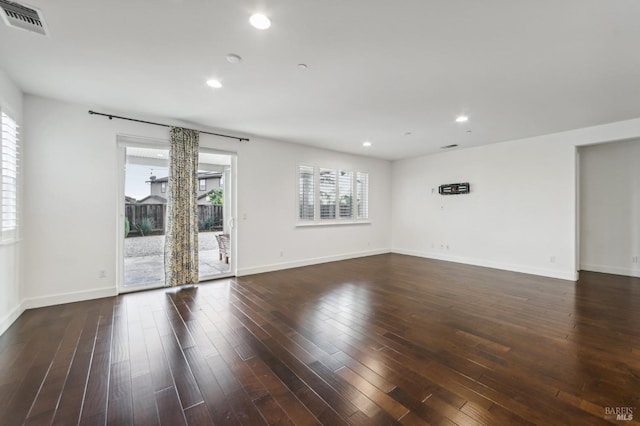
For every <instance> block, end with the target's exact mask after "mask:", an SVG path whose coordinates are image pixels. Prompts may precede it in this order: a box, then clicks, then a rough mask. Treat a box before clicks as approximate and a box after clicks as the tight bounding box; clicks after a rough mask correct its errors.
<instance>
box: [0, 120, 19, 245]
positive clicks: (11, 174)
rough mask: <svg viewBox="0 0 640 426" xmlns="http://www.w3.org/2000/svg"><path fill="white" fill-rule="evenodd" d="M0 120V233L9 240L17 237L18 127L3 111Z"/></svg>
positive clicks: (2, 237) (4, 238)
mask: <svg viewBox="0 0 640 426" xmlns="http://www.w3.org/2000/svg"><path fill="white" fill-rule="evenodd" d="M0 122H1V127H2V145H0V159H1V160H2V174H1V175H0V184H1V188H2V197H1V198H0V212H1V218H2V219H1V221H2V223H1V226H2V228H1V233H0V235H1V239H2V240H3V241H11V240H15V239H17V238H18V173H19V166H20V162H19V160H20V157H19V128H18V124H17V123H16V122H15V120H14V119H12V118H11V117H9V116H8V115H7V114H6V113H4V112H2V113H0Z"/></svg>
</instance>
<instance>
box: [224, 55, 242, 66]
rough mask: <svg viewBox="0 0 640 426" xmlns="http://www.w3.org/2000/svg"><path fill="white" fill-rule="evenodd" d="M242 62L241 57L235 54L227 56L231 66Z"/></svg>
mask: <svg viewBox="0 0 640 426" xmlns="http://www.w3.org/2000/svg"><path fill="white" fill-rule="evenodd" d="M240 61H242V57H241V56H240V55H236V54H235V53H229V54H228V55H227V62H229V63H230V64H237V63H238V62H240Z"/></svg>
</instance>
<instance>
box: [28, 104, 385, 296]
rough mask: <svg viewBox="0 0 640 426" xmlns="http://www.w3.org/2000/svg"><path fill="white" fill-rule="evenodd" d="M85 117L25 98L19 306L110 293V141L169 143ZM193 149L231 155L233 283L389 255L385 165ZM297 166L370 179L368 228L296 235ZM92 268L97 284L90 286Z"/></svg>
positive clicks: (75, 108)
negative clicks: (234, 180) (360, 173)
mask: <svg viewBox="0 0 640 426" xmlns="http://www.w3.org/2000/svg"><path fill="white" fill-rule="evenodd" d="M88 109H90V107H89V106H83V105H76V104H70V103H64V102H59V101H55V100H51V99H45V98H41V97H37V96H30V95H29V96H26V98H25V121H26V132H25V138H26V141H27V142H28V144H27V147H26V153H25V157H26V163H27V165H28V167H27V168H26V169H25V211H26V213H25V224H26V226H25V227H26V229H25V267H24V275H25V279H24V282H25V297H26V298H27V303H26V304H27V306H42V305H47V304H52V303H61V302H66V301H70V300H81V299H87V298H92V297H100V296H106V295H111V294H114V293H115V291H116V281H115V274H116V261H117V259H116V238H117V235H119V234H116V226H118V225H117V220H116V211H117V203H118V199H117V195H116V194H117V190H118V188H117V185H118V184H117V182H118V173H119V172H118V170H117V144H116V138H117V135H119V134H120V135H122V134H124V135H132V136H136V137H142V138H150V139H159V140H166V139H167V138H168V130H167V129H166V128H162V127H155V126H149V125H144V124H138V123H132V122H127V121H121V120H108V119H106V118H104V117H97V116H90V115H89V114H88V113H87V110H88ZM97 109H99V108H97ZM109 112H112V113H117V112H115V111H109ZM160 121H166V120H160ZM200 144H201V146H204V147H209V148H216V149H222V150H229V151H237V152H238V160H237V164H238V169H237V174H238V200H237V207H238V218H237V223H238V249H239V253H238V274H239V275H240V274H248V273H254V272H260V271H267V270H275V269H279V268H285V267H290V266H297V265H303V264H309V263H317V262H323V261H329V260H335V259H339V258H347V257H353V256H360V255H366V254H371V253H380V252H388V251H389V249H390V232H389V230H390V209H389V207H388V194H389V192H390V183H389V182H390V169H391V166H390V163H389V162H387V161H382V160H374V159H367V158H363V157H357V156H352V155H346V154H340V153H336V152H330V151H325V150H320V149H314V148H309V147H303V146H299V145H293V144H287V143H283V142H275V141H270V140H265V139H260V138H254V137H252V138H251V142H248V143H239V142H237V141H233V140H227V139H222V138H216V137H214V136H208V135H202V136H201V139H200ZM300 161H304V162H313V163H318V164H322V165H336V166H344V167H346V168H350V169H355V168H357V169H366V170H367V171H369V173H370V180H371V182H370V188H371V194H370V211H371V222H372V223H371V224H370V225H353V226H340V227H318V228H311V229H310V228H304V229H300V228H296V227H295V208H296V206H295V192H296V186H295V185H296V165H297V163H298V162H300ZM245 217H246V219H245ZM281 251H282V252H283V256H282V257H281V256H280V252H281ZM100 270H104V271H106V278H98V275H99V274H98V271H100Z"/></svg>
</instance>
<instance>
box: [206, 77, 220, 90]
mask: <svg viewBox="0 0 640 426" xmlns="http://www.w3.org/2000/svg"><path fill="white" fill-rule="evenodd" d="M207 85H208V86H211V87H213V88H214V89H219V88H221V87H222V83H220V82H219V81H218V80H215V79H213V78H212V79H211V80H207Z"/></svg>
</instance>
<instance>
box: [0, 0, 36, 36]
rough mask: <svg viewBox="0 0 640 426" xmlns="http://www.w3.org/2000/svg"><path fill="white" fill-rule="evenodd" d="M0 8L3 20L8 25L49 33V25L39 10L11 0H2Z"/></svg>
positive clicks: (34, 31)
mask: <svg viewBox="0 0 640 426" xmlns="http://www.w3.org/2000/svg"><path fill="white" fill-rule="evenodd" d="M0 10H1V11H2V13H0V15H2V20H3V21H4V22H5V23H6V24H7V25H8V26H10V27H13V28H20V29H21V30H27V31H31V32H33V33H38V34H42V35H47V26H46V25H45V22H44V18H43V17H42V13H40V11H39V10H37V9H34V8H32V7H29V6H25V5H22V4H20V3H16V2H13V1H9V0H0Z"/></svg>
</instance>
